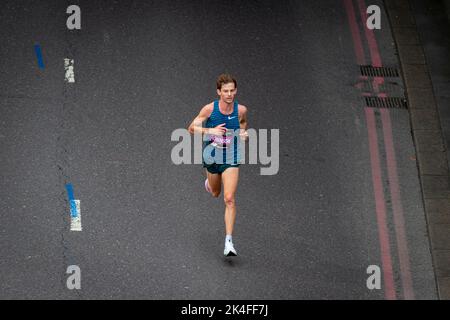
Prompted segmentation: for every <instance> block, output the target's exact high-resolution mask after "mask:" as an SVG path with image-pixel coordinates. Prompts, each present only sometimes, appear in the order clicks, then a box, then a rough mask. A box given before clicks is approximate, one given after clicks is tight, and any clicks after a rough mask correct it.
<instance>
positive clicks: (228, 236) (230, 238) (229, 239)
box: [225, 234, 233, 243]
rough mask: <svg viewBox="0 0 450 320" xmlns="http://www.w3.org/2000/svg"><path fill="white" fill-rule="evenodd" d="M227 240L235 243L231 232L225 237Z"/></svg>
mask: <svg viewBox="0 0 450 320" xmlns="http://www.w3.org/2000/svg"><path fill="white" fill-rule="evenodd" d="M227 241H229V242H231V243H233V238H232V237H231V234H227V236H226V237H225V242H227Z"/></svg>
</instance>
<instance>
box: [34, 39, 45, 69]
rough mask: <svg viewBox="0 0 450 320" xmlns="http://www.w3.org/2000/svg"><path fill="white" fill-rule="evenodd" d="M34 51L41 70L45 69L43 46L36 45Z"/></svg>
mask: <svg viewBox="0 0 450 320" xmlns="http://www.w3.org/2000/svg"><path fill="white" fill-rule="evenodd" d="M34 51H35V52H36V56H37V59H38V65H39V68H41V69H44V61H42V52H41V46H40V45H38V44H35V45H34Z"/></svg>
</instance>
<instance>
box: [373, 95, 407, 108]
mask: <svg viewBox="0 0 450 320" xmlns="http://www.w3.org/2000/svg"><path fill="white" fill-rule="evenodd" d="M365 99H366V105H367V106H368V107H372V108H397V109H407V108H408V103H407V102H406V99H405V98H398V97H387V98H381V97H365Z"/></svg>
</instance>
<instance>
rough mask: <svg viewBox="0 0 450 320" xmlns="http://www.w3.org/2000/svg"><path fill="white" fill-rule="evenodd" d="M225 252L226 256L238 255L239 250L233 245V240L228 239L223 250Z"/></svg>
mask: <svg viewBox="0 0 450 320" xmlns="http://www.w3.org/2000/svg"><path fill="white" fill-rule="evenodd" d="M223 254H224V255H225V256H226V257H233V256H237V252H236V250H235V249H234V247H233V242H231V241H226V242H225V249H224V250H223Z"/></svg>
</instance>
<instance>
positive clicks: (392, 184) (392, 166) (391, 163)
mask: <svg viewBox="0 0 450 320" xmlns="http://www.w3.org/2000/svg"><path fill="white" fill-rule="evenodd" d="M358 4H359V9H360V13H361V19H362V21H367V12H366V10H367V6H366V5H365V2H364V0H358ZM364 29H365V34H366V38H367V42H368V44H369V50H370V56H371V58H372V65H373V66H375V67H382V66H383V64H382V62H381V55H380V52H379V50H378V45H377V40H376V38H375V34H374V32H373V30H370V29H369V28H364ZM374 81H375V82H376V83H374V88H375V90H376V91H378V85H379V84H381V83H383V81H384V80H383V78H379V79H378V80H377V78H375V80H374ZM381 95H382V96H387V94H385V93H381V94H379V96H381ZM381 120H382V123H383V135H384V146H385V150H386V162H387V169H388V179H389V190H390V194H391V200H392V211H393V216H394V225H395V235H396V240H397V251H398V256H399V265H400V276H401V279H402V286H403V295H404V299H408V300H412V299H414V291H413V286H412V278H411V272H410V264H409V252H408V243H407V240H406V234H405V222H404V214H403V206H402V201H401V196H400V186H399V183H398V174H397V161H396V157H395V148H394V138H393V135H392V125H391V116H390V113H389V111H388V110H385V109H382V110H381Z"/></svg>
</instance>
